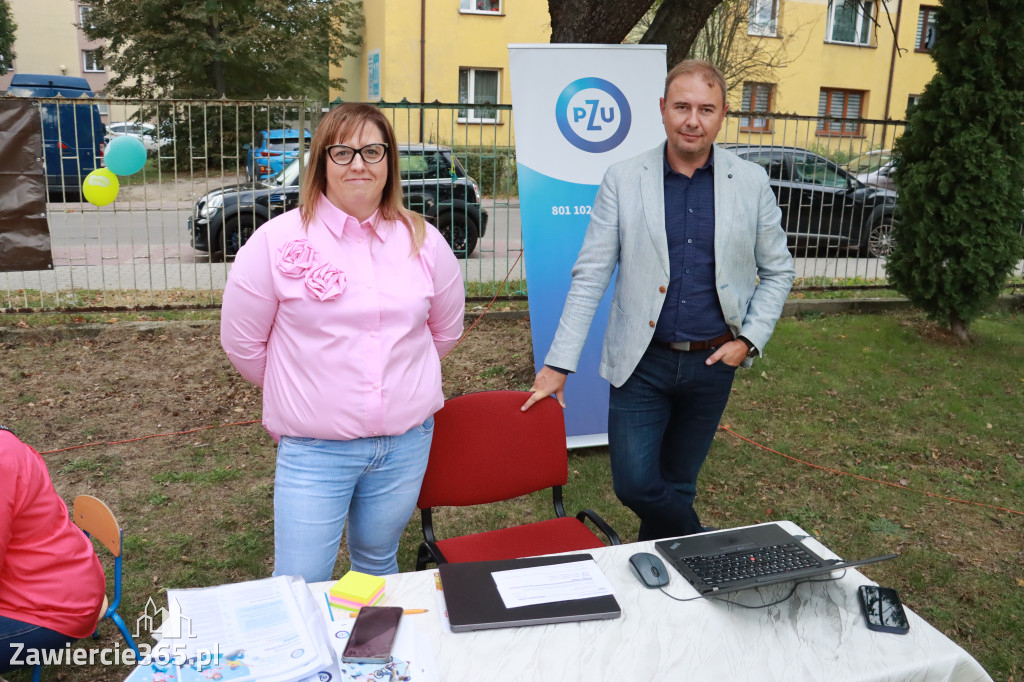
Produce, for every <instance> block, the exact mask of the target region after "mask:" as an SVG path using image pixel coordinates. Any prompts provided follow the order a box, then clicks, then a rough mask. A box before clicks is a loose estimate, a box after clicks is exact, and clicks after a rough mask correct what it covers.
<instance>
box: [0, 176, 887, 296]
mask: <svg viewBox="0 0 1024 682" xmlns="http://www.w3.org/2000/svg"><path fill="white" fill-rule="evenodd" d="M222 184H229V183H227V182H220V183H208V182H202V183H199V182H178V183H175V184H172V185H169V186H168V187H165V188H163V191H161V192H159V193H157V192H155V191H154V190H151V189H149V188H148V187H146V186H142V187H138V186H137V187H131V188H128V190H127V191H125V190H122V195H121V196H119V198H118V201H117V202H115V204H113V205H112V206H108V207H104V208H96V207H95V206H92V205H90V204H80V203H69V204H50V205H49V216H48V217H49V223H50V232H51V245H52V251H53V258H54V270H53V271H50V272H27V273H0V291H3V290H6V291H8V292H10V291H17V290H19V289H41V290H43V291H58V290H64V289H101V290H108V291H109V290H112V289H138V290H152V291H156V290H164V289H176V288H186V289H196V290H211V291H216V290H220V289H221V288H223V286H224V281H225V279H226V277H227V271H228V267H229V266H227V265H225V264H223V263H211V262H210V259H209V256H208V255H207V254H205V253H200V252H197V251H195V250H194V249H192V248H191V247H190V246H189V244H188V234H187V231H186V228H185V225H186V221H187V219H188V216H189V215H190V213H191V211H192V210H193V206H194V203H195V200H196V199H197V198H198V197H199V196H201V195H202V194H204V193H206V192H207V191H209V189H210V188H211V186H219V185H222ZM484 208H485V209H486V210H487V211H488V213H489V214H490V219H489V228H488V233H487V235H486V236H485V238H484V239H482V240H481V241H480V244H479V246H478V247H477V250H476V251H475V252H474V253H473V254H472V256H471V257H470V258H468V259H466V260H464V261H461V263H462V266H463V274H464V277H465V278H466V280H467V281H471V282H479V281H485V282H486V281H496V282H500V281H501V280H503V279H504V278H505V276H506V274H508V273H509V271H510V270H511V271H512V272H511V275H510V279H513V280H515V279H525V274H524V273H525V270H524V265H523V261H522V259H519V260H518V262H516V261H517V258H518V257H519V255H520V253H521V251H522V236H521V232H522V225H521V217H520V211H519V201H518V199H513V200H511V201H505V200H497V201H495V200H493V199H489V200H486V201H485V203H484ZM796 267H797V276H798V277H803V278H810V277H817V278H824V279H826V280H829V279H835V280H844V279H847V278H852V277H862V278H865V279H883V278H884V277H885V261H884V259H874V258H846V257H830V258H797V259H796Z"/></svg>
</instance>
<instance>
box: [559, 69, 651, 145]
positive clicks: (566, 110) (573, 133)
mask: <svg viewBox="0 0 1024 682" xmlns="http://www.w3.org/2000/svg"><path fill="white" fill-rule="evenodd" d="M555 120H556V121H557V122H558V129H559V130H560V131H562V135H563V136H564V137H565V139H566V140H568V141H569V144H571V145H572V146H573V147H576V148H577V149H582V150H583V151H585V152H590V153H592V154H600V153H601V152H606V151H609V150H611V149H615V148H616V147H618V146H619V145H620V144H622V141H623V140H625V139H626V135H628V134H629V125H630V123H631V122H632V114H631V113H630V111H629V102H627V101H626V96H625V95H623V94H622V90H619V89H618V88H617V87H615V86H614V85H613V84H612V83H609V82H608V81H606V80H604V79H603V78H580V79H579V80H575V81H573V82H572V83H569V85H567V86H566V87H565V89H564V90H562V94H560V95H559V96H558V101H557V102H556V103H555Z"/></svg>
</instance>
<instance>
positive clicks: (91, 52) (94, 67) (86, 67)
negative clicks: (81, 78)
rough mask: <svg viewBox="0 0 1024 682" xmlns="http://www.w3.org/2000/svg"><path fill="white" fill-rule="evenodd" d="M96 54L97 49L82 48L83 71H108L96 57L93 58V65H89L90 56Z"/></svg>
mask: <svg viewBox="0 0 1024 682" xmlns="http://www.w3.org/2000/svg"><path fill="white" fill-rule="evenodd" d="M94 54H96V50H82V73H103V72H104V71H106V69H105V68H104V67H103V65H102V64H100V63H99V60H98V59H96V58H95V57H94V58H93V59H92V60H91V61H92V66H90V65H89V62H90V59H89V57H90V56H91V55H94Z"/></svg>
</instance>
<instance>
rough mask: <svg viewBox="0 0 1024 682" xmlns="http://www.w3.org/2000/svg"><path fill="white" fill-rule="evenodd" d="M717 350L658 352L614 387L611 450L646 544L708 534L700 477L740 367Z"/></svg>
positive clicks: (615, 475) (616, 480)
mask: <svg viewBox="0 0 1024 682" xmlns="http://www.w3.org/2000/svg"><path fill="white" fill-rule="evenodd" d="M713 353H714V351H713V350H705V351H686V352H678V351H673V350H670V349H668V348H665V347H662V346H658V345H651V347H650V348H648V349H647V352H646V353H644V356H643V357H642V358H641V359H640V363H639V365H637V368H636V370H635V371H634V372H633V374H632V376H630V377H629V379H628V380H626V383H624V384H623V385H622V386H620V387H619V388H615V387H614V386H613V387H612V388H611V394H610V397H609V405H608V450H609V455H610V458H611V467H612V482H613V485H614V487H615V494H616V495H617V496H618V498H619V500H621V501H622V503H623V504H624V505H626V506H627V507H629V508H630V509H632V510H633V512H635V513H636V515H637V516H638V517H640V537H639V539H640V540H653V539H656V538H665V537H675V536H679V535H689V534H691V533H699V532H701V524H700V518H699V517H698V516H697V512H696V511H694V509H693V500H694V498H695V497H696V495H697V474H698V473H700V468H701V466H702V465H703V464H704V459H705V458H706V457H707V454H708V450H710V449H711V442H712V441H713V440H714V437H715V431H716V430H717V429H718V421H719V419H721V417H722V413H723V412H724V411H725V405H726V403H728V402H729V391H730V390H731V389H732V380H733V377H734V376H735V374H736V368H735V367H730V366H729V365H727V364H725V363H723V362H721V361H720V362H717V363H715V364H714V365H711V366H710V367H709V366H708V365H705V364H704V361H705V360H706V359H707V358H708V357H709V356H710V355H712V354H713Z"/></svg>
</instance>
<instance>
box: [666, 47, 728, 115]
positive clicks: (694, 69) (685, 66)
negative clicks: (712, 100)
mask: <svg viewBox="0 0 1024 682" xmlns="http://www.w3.org/2000/svg"><path fill="white" fill-rule="evenodd" d="M690 75H697V76H702V77H703V78H704V79H705V81H706V82H707V84H708V85H717V86H718V89H719V90H721V91H722V106H723V107H724V106H725V76H724V75H723V74H722V71H721V70H720V69H719V68H718V67H717V66H715V65H714V64H712V63H711V62H708V61H704V60H703V59H684V60H683V61H681V62H679V63H678V64H676V65H675V66H673V67H672V69H671V70H670V71H669V72H668V75H667V76H665V95H666V96H667V95H668V87H669V86H670V85H672V81H674V80H675V79H677V78H679V77H680V76H690Z"/></svg>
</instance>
